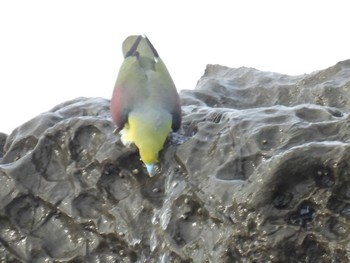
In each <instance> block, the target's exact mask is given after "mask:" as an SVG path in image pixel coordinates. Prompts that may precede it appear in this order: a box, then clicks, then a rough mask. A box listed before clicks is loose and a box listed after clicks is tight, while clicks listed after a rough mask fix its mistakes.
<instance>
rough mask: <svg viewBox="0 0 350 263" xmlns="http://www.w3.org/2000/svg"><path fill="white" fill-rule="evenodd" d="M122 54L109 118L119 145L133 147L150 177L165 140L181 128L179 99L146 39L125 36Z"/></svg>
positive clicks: (141, 36) (169, 77) (162, 64)
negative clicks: (117, 133)
mask: <svg viewBox="0 0 350 263" xmlns="http://www.w3.org/2000/svg"><path fill="white" fill-rule="evenodd" d="M122 51H123V55H124V61H123V63H122V65H121V66H120V69H119V73H118V77H117V80H116V83H115V86H114V90H113V94H112V98H111V104H110V110H111V116H112V120H113V122H114V123H115V124H116V126H117V131H118V132H119V134H120V136H121V141H122V143H123V144H124V145H125V146H130V145H131V144H135V145H136V147H137V148H138V150H139V154H140V158H141V161H142V162H143V163H144V164H145V166H146V169H147V172H148V174H149V175H150V176H153V175H154V174H155V173H156V172H155V170H156V169H155V164H156V163H158V162H159V160H158V158H159V152H160V151H161V150H162V149H163V147H164V144H165V141H166V138H167V137H168V135H169V133H170V132H171V131H173V132H176V131H178V130H179V129H180V127H181V105H180V98H179V94H178V92H177V89H176V86H175V84H174V81H173V80H172V78H171V76H170V74H169V72H168V69H167V68H166V66H165V64H164V62H163V60H162V59H161V58H160V57H159V54H158V52H157V50H156V49H155V48H154V46H153V45H152V43H151V42H150V40H149V39H148V38H147V36H145V35H132V36H128V37H127V38H126V39H125V40H124V42H123V44H122Z"/></svg>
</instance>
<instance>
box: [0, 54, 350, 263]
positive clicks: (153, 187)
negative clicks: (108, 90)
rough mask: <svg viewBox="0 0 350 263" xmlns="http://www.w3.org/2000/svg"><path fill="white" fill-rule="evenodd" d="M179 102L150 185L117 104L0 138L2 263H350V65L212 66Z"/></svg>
mask: <svg viewBox="0 0 350 263" xmlns="http://www.w3.org/2000/svg"><path fill="white" fill-rule="evenodd" d="M181 98H182V104H183V105H182V110H183V126H182V129H181V131H180V132H179V134H172V135H171V136H170V137H169V140H168V142H167V144H166V146H165V149H164V150H163V152H162V154H161V158H160V159H161V166H160V167H159V171H158V173H157V174H156V176H154V177H152V178H150V177H148V175H147V171H146V169H145V168H144V167H143V166H142V163H141V161H140V160H139V156H138V153H137V151H136V149H135V148H133V147H132V148H125V147H124V146H123V145H122V144H121V143H120V141H119V135H116V134H114V133H113V130H114V129H115V127H114V124H113V123H112V122H111V119H110V114H109V101H108V100H106V99H101V98H78V99H75V100H72V101H68V102H66V103H63V104H61V105H58V106H56V107H55V108H53V109H52V110H51V111H49V112H46V113H43V114H41V115H39V116H38V117H36V118H34V119H32V120H30V121H29V122H27V123H25V124H23V125H22V126H20V127H18V128H17V129H16V130H15V131H13V133H12V134H10V135H9V136H6V135H3V134H0V146H1V149H2V150H0V154H1V155H0V158H1V159H0V160H1V163H0V261H1V262H75V263H76V262H348V261H349V260H350V242H349V238H348V237H349V231H350V167H349V166H350V143H349V142H350V132H349V126H350V124H349V123H350V122H349V118H350V117H349V110H350V103H349V102H348V98H350V61H343V62H339V63H338V64H336V65H335V66H333V67H330V68H328V69H325V70H321V71H318V72H314V73H311V74H308V75H302V76H286V75H282V74H277V73H270V72H261V71H258V70H255V69H251V68H238V69H231V68H227V67H223V66H218V65H208V66H207V69H206V72H205V74H204V76H203V77H202V78H201V79H200V80H199V82H198V85H197V87H196V89H195V90H187V91H182V92H181ZM5 140H6V142H5ZM3 142H5V143H3ZM2 145H4V146H2Z"/></svg>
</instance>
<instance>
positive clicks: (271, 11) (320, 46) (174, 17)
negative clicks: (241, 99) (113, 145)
mask: <svg viewBox="0 0 350 263" xmlns="http://www.w3.org/2000/svg"><path fill="white" fill-rule="evenodd" d="M347 2H348V1H346V0H344V1H340V0H332V1H331V0H329V1H322V0H318V1H313V0H308V1H305V0H303V1H302V0H294V1H290V0H284V1H281V0H276V1H272V0H265V1H261V0H242V1H235V0H215V1H206V0H202V1H181V0H178V1H167V0H147V1H145V0H133V1H118V0H114V1H111V0H110V1H108V0H100V1H97V0H95V1H90V0H84V1H82V0H69V1H68V0H60V1H53V0H30V1H28V0H26V1H24V0H11V1H6V0H0V90H1V102H0V120H1V121H0V132H4V133H7V134H10V133H11V132H12V130H13V129H15V128H16V127H17V126H19V125H21V124H23V123H24V122H26V121H28V120H30V119H31V118H33V117H35V116H37V115H38V114H40V113H42V112H45V111H47V110H50V109H51V108H53V107H54V106H55V105H57V104H60V103H62V102H64V101H67V100H71V99H74V98H77V97H103V98H107V99H109V98H110V97H111V94H112V91H113V87H114V83H115V80H116V77H117V74H118V70H119V67H120V65H121V63H122V61H123V57H122V53H121V44H122V42H123V40H124V39H125V38H126V37H127V36H128V35H134V34H146V35H147V36H148V38H149V39H150V40H151V41H152V43H153V45H154V46H155V47H156V49H157V50H158V53H159V54H160V56H161V57H162V59H163V61H164V62H165V63H166V65H167V67H168V70H169V72H170V74H171V75H172V77H173V80H174V82H175V84H176V86H177V89H178V90H182V89H194V88H195V86H196V83H197V81H198V79H199V78H200V77H201V76H202V75H203V73H204V70H205V67H206V65H207V64H221V65H225V66H229V67H234V68H237V67H241V66H246V67H253V68H256V69H259V70H263V71H273V72H279V73H283V74H288V75H299V74H304V73H311V72H313V71H316V70H321V69H324V68H327V67H329V66H332V65H334V64H336V63H337V62H338V61H342V60H346V59H350V37H349V14H348V10H349V7H350V3H349V4H348V3H347Z"/></svg>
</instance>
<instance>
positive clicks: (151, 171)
mask: <svg viewBox="0 0 350 263" xmlns="http://www.w3.org/2000/svg"><path fill="white" fill-rule="evenodd" d="M146 168H147V172H148V174H149V176H150V177H153V176H154V175H155V174H156V169H155V165H154V164H153V163H152V164H146Z"/></svg>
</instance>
